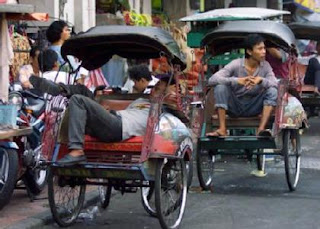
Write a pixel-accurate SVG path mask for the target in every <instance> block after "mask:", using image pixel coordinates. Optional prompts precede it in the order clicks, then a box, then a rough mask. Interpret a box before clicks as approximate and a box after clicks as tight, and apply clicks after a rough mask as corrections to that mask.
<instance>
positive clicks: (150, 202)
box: [141, 181, 157, 216]
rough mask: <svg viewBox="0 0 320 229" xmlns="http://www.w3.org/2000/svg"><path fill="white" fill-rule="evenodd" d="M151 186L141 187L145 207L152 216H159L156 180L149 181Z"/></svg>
mask: <svg viewBox="0 0 320 229" xmlns="http://www.w3.org/2000/svg"><path fill="white" fill-rule="evenodd" d="M148 184H149V185H150V186H149V187H142V188H141V200H142V205H143V207H144V209H145V210H146V211H147V212H148V214H149V215H151V216H157V211H156V206H155V198H154V195H153V194H154V182H151V181H148Z"/></svg>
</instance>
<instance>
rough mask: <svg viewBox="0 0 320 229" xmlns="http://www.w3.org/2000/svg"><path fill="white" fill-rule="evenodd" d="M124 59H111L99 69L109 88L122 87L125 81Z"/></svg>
mask: <svg viewBox="0 0 320 229" xmlns="http://www.w3.org/2000/svg"><path fill="white" fill-rule="evenodd" d="M124 67H125V59H123V58H120V57H119V58H118V57H117V58H112V59H110V60H109V61H108V63H106V64H105V65H103V66H102V67H101V70H102V73H103V75H104V77H105V78H106V80H107V82H108V83H109V85H110V86H121V87H122V86H123V84H124V79H125V69H124Z"/></svg>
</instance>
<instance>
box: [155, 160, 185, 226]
mask: <svg viewBox="0 0 320 229" xmlns="http://www.w3.org/2000/svg"><path fill="white" fill-rule="evenodd" d="M180 161H181V164H182V166H181V167H182V169H183V171H182V172H183V182H184V186H185V187H184V188H183V189H185V190H184V191H183V192H185V193H184V194H182V195H183V196H182V198H184V199H183V200H182V205H183V206H182V208H181V209H180V214H179V215H181V219H180V220H181V221H182V219H183V215H184V211H185V207H186V201H187V174H186V172H187V171H186V166H185V164H184V160H183V159H180ZM167 163H169V161H168V162H167ZM164 166H165V165H164V160H163V159H159V160H158V161H157V166H156V175H155V204H156V211H157V215H158V219H159V222H160V225H161V228H163V229H169V228H170V229H174V228H178V227H179V225H180V223H181V221H180V223H179V224H178V225H176V227H169V226H168V225H167V224H166V222H165V219H164V216H163V215H162V211H161V183H162V181H161V177H162V171H163V167H164ZM181 211H182V213H181Z"/></svg>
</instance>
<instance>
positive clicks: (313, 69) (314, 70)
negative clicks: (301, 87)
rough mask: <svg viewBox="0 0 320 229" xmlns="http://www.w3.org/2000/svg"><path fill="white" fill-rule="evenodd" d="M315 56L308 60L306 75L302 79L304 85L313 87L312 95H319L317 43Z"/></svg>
mask: <svg viewBox="0 0 320 229" xmlns="http://www.w3.org/2000/svg"><path fill="white" fill-rule="evenodd" d="M316 49H317V52H318V54H317V56H315V57H312V58H311V59H310V60H309V63H308V67H307V70H306V75H305V77H304V83H305V84H311V85H314V86H315V89H314V93H316V94H318V95H319V94H320V92H319V90H320V61H319V55H320V42H319V41H318V42H317V46H316Z"/></svg>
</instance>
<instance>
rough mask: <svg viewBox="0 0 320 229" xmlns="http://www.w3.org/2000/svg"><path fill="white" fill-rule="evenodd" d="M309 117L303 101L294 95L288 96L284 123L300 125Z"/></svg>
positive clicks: (292, 125)
mask: <svg viewBox="0 0 320 229" xmlns="http://www.w3.org/2000/svg"><path fill="white" fill-rule="evenodd" d="M306 119H307V115H306V113H305V111H304V109H303V106H302V104H301V102H300V101H299V100H298V99H297V98H296V97H294V96H290V97H289V98H288V104H287V105H286V106H285V107H284V115H283V124H284V125H285V126H287V127H290V126H291V127H300V126H301V125H302V122H303V121H304V120H306Z"/></svg>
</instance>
